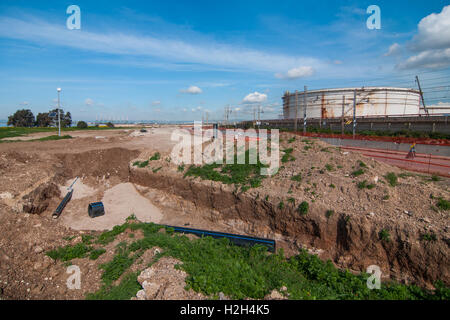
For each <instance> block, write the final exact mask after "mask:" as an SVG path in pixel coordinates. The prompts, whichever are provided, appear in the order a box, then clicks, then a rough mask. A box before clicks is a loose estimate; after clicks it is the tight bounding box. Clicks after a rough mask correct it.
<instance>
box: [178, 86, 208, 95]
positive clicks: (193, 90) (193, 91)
mask: <svg viewBox="0 0 450 320" xmlns="http://www.w3.org/2000/svg"><path fill="white" fill-rule="evenodd" d="M180 92H181V93H189V94H200V93H202V92H203V91H202V89H200V88H199V87H197V86H190V87H189V88H187V89H181V90H180Z"/></svg>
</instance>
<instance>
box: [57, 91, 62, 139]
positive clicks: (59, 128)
mask: <svg viewBox="0 0 450 320" xmlns="http://www.w3.org/2000/svg"><path fill="white" fill-rule="evenodd" d="M56 91H58V136H60V137H61V115H60V112H59V93H60V92H61V88H58V89H56Z"/></svg>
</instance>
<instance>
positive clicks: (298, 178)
mask: <svg viewBox="0 0 450 320" xmlns="http://www.w3.org/2000/svg"><path fill="white" fill-rule="evenodd" d="M291 180H292V181H297V182H301V181H302V175H301V174H300V173H299V174H296V175H295V176H292V177H291Z"/></svg>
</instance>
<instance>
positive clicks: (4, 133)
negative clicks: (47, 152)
mask: <svg viewBox="0 0 450 320" xmlns="http://www.w3.org/2000/svg"><path fill="white" fill-rule="evenodd" d="M111 129H123V128H121V127H116V128H103V127H87V128H77V127H70V128H61V133H64V132H73V131H85V130H111ZM38 132H55V134H57V133H58V128H50V127H48V128H47V127H46V128H40V127H33V128H24V127H0V142H1V141H2V140H1V139H4V138H14V137H21V136H26V135H29V134H33V133H38ZM66 139H67V138H66ZM36 140H40V139H36ZM41 141H42V140H41ZM44 141H45V140H44Z"/></svg>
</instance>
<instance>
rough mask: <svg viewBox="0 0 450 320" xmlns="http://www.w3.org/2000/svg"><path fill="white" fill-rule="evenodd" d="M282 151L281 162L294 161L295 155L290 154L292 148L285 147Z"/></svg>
mask: <svg viewBox="0 0 450 320" xmlns="http://www.w3.org/2000/svg"><path fill="white" fill-rule="evenodd" d="M282 151H283V152H284V154H283V156H282V157H281V162H282V163H286V162H288V161H295V157H293V156H292V154H291V153H292V152H293V151H294V149H292V148H287V149H284V150H282Z"/></svg>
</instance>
